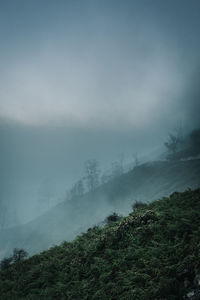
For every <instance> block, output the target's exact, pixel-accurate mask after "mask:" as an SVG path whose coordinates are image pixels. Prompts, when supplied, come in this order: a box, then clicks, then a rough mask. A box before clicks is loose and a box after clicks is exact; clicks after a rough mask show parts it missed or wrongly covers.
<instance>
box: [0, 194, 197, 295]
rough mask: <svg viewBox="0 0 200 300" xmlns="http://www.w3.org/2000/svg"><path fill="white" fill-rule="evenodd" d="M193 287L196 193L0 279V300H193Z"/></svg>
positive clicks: (17, 266)
mask: <svg viewBox="0 0 200 300" xmlns="http://www.w3.org/2000/svg"><path fill="white" fill-rule="evenodd" d="M38 243H39V241H38ZM199 285H200V189H198V190H195V191H191V190H188V191H186V192H184V193H173V194H172V195H171V196H170V197H169V198H163V199H161V200H158V201H155V202H153V203H151V204H149V205H146V206H137V208H136V209H135V210H134V211H133V212H132V213H131V214H130V215H129V216H128V217H125V218H122V219H120V220H118V221H116V222H115V221H113V222H108V223H107V224H106V225H105V226H104V227H98V226H96V227H93V228H90V229H88V231H87V232H86V233H84V234H82V235H80V236H78V237H77V238H76V239H75V240H74V241H72V242H70V243H68V242H64V243H63V244H61V245H60V246H55V247H53V248H51V249H50V250H48V251H44V252H42V253H41V254H38V255H34V256H32V257H30V258H29V259H26V260H24V261H19V262H16V263H14V264H12V265H11V266H10V267H9V268H8V269H7V270H4V271H2V272H1V273H0V295H1V299H2V300H3V299H6V300H7V299H35V300H36V299H37V300H38V299H81V300H82V299H101V300H102V299H124V300H125V299H126V300H127V299H138V300H141V299H147V300H148V299H152V300H156V299H157V300H164V299H170V300H173V299H199V295H200V286H199Z"/></svg>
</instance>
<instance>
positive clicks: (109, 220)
mask: <svg viewBox="0 0 200 300" xmlns="http://www.w3.org/2000/svg"><path fill="white" fill-rule="evenodd" d="M120 219H121V216H119V215H118V214H117V213H115V212H114V213H112V214H111V215H109V216H107V218H106V219H105V223H107V224H109V223H112V222H117V221H119V220H120Z"/></svg>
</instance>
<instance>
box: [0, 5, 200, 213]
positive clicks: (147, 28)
mask: <svg viewBox="0 0 200 300" xmlns="http://www.w3.org/2000/svg"><path fill="white" fill-rule="evenodd" d="M199 16H200V1H199V0H166V1H164V0H163V1H162V0H151V1H149V0H130V1H129V0H120V1H118V0H99V1H98V0H71V1H70V0H57V1H56V0H17V1H15V0H4V1H3V0H0V139H1V153H0V154H1V155H0V160H1V165H3V168H2V170H3V171H2V174H4V173H5V174H6V175H5V176H4V175H2V174H1V176H3V179H2V180H1V183H0V188H1V190H2V189H3V188H4V189H5V192H3V195H4V196H3V197H2V199H4V201H8V198H9V201H10V202H12V201H19V202H20V201H21V203H22V204H23V205H24V203H33V202H34V201H37V199H36V198H37V196H34V195H37V188H38V186H39V184H40V180H42V179H44V178H45V176H49V175H51V176H52V177H53V176H55V177H57V179H55V181H57V182H58V181H59V182H62V181H63V182H64V183H66V186H67V187H69V186H70V184H71V183H72V182H74V180H75V179H76V178H78V177H79V176H80V175H81V174H82V173H81V172H82V171H81V170H82V167H83V162H84V161H85V160H86V159H88V158H97V159H98V160H100V161H101V162H102V163H103V164H106V163H107V164H108V163H109V162H112V161H113V160H116V159H118V158H119V156H120V155H121V153H123V152H125V155H129V157H131V155H132V153H134V152H138V153H139V155H143V154H144V155H150V154H151V151H154V148H155V149H156V147H159V146H160V145H163V142H164V141H165V140H166V138H167V134H168V132H171V131H173V130H174V128H175V127H177V125H178V124H180V123H181V124H182V126H183V130H184V132H188V131H189V130H191V129H192V128H195V127H198V126H199V120H200V118H199V111H200V29H199V28H200V17H199ZM36 149H37V150H36ZM50 149H51V151H50ZM36 169H37V172H36ZM38 170H39V171H38ZM45 172H46V173H45ZM38 174H40V176H39V175H38ZM41 174H42V175H41ZM63 174H64V175H63ZM61 177H62V180H61V179H60V178H61ZM58 178H59V180H58ZM2 186H3V187H2ZM64 188H65V185H64ZM64 188H63V189H64ZM24 189H26V190H24ZM8 192H9V193H10V192H12V193H11V195H10V194H9V196H8ZM34 197H36V198H35V200H34V201H33V198H34ZM16 199H17V200H16ZM28 205H29V204H28ZM27 207H28V206H26V207H25V213H24V215H26V216H27V211H26V210H27ZM29 217H30V215H28V218H29Z"/></svg>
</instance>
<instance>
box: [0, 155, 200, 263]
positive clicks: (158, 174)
mask: <svg viewBox="0 0 200 300" xmlns="http://www.w3.org/2000/svg"><path fill="white" fill-rule="evenodd" d="M198 186H200V159H193V160H187V161H171V162H170V161H156V162H151V163H146V164H142V165H139V166H137V167H135V168H134V169H133V170H131V171H129V172H128V173H126V174H123V175H121V176H120V177H117V178H115V179H113V180H111V181H109V182H108V183H106V184H104V185H101V186H99V187H98V188H97V189H96V190H94V191H93V192H90V193H87V194H84V195H83V196H82V197H77V198H75V199H73V201H65V202H63V203H61V204H59V205H57V206H56V207H54V208H52V209H50V210H49V211H48V212H46V213H45V214H43V215H42V216H40V217H38V218H37V219H35V220H33V221H32V222H29V223H27V224H25V225H21V226H18V227H15V228H10V229H6V230H2V231H0V257H1V258H2V257H4V256H5V255H7V254H9V253H10V252H11V251H12V250H13V248H15V247H20V248H24V249H25V250H27V251H28V252H29V253H30V254H34V253H37V252H38V251H42V250H44V249H47V248H49V247H50V246H52V245H55V244H58V243H60V242H62V241H63V240H67V241H70V240H72V239H73V238H75V237H76V235H77V234H80V233H81V232H83V231H85V230H86V229H87V228H89V227H91V226H93V225H95V224H99V223H100V222H102V221H103V220H104V219H105V217H106V216H107V215H108V214H109V213H111V212H113V211H116V212H118V213H120V214H128V213H129V212H130V211H131V205H132V204H133V203H134V201H136V200H137V201H143V202H151V201H152V200H154V199H158V198H161V197H163V196H169V195H170V194H171V193H172V192H174V191H178V192H181V191H184V190H186V189H188V188H192V189H194V188H197V187H198Z"/></svg>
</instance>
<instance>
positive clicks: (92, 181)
mask: <svg viewBox="0 0 200 300" xmlns="http://www.w3.org/2000/svg"><path fill="white" fill-rule="evenodd" d="M99 174H100V170H99V163H98V162H97V161H96V160H95V159H93V160H87V161H86V162H85V179H86V183H87V187H88V190H89V191H93V190H94V189H95V188H96V187H97V186H98V184H99Z"/></svg>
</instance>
